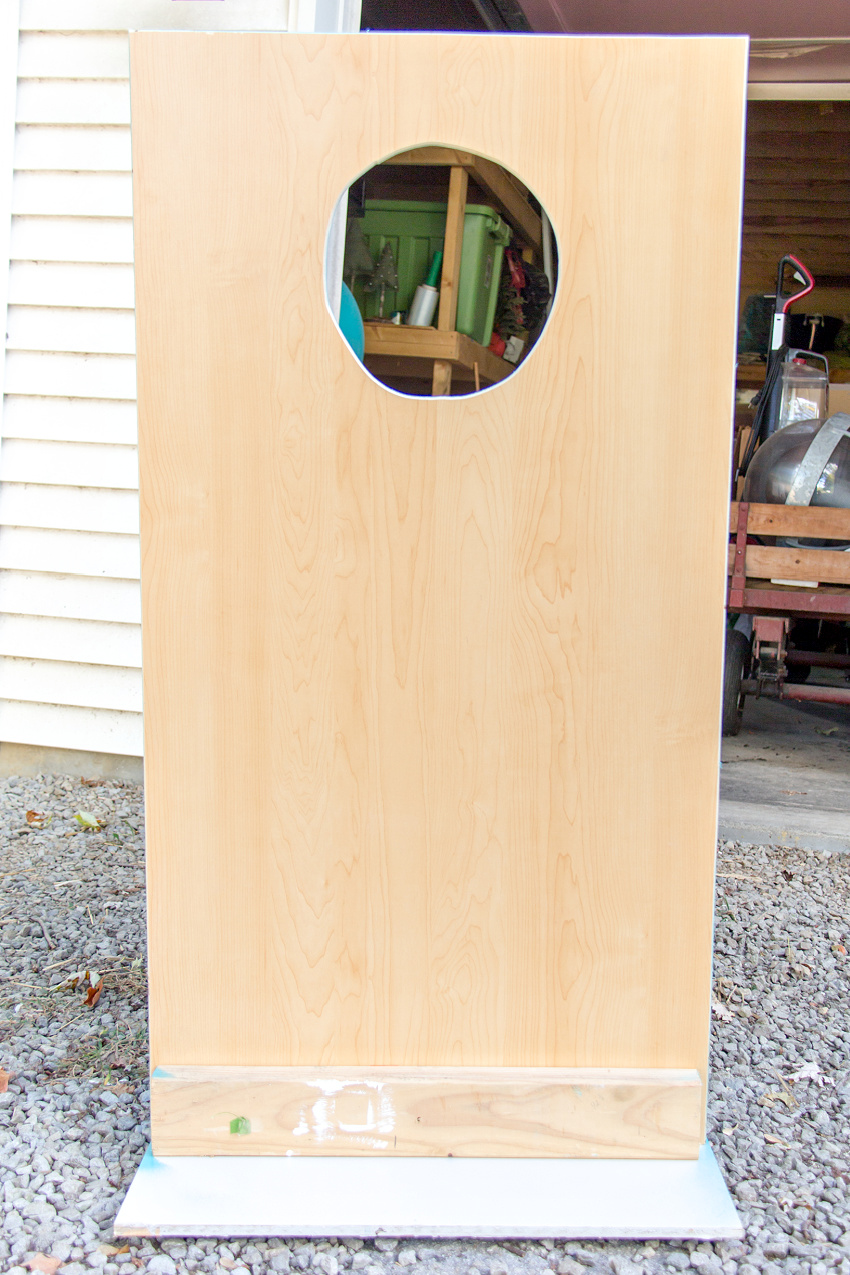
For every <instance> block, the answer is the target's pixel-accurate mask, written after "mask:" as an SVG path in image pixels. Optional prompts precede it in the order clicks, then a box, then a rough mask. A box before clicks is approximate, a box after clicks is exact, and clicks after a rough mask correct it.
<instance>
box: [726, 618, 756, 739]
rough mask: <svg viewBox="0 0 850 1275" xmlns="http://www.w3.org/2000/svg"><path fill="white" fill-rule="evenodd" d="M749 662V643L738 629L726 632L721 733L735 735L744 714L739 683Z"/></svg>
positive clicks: (742, 697)
mask: <svg viewBox="0 0 850 1275" xmlns="http://www.w3.org/2000/svg"><path fill="white" fill-rule="evenodd" d="M749 663H750V643H749V640H748V639H747V638H746V637H744V634H743V633H741V632H740V630H739V629H729V630H728V631H727V633H726V653H725V656H724V659H723V734H724V735H737V734H738V732H739V730H740V729H741V720H742V718H743V714H744V696H743V694H742V693H741V683H742V682H743V680H744V675H745V674H746V672H747V669H748V666H749Z"/></svg>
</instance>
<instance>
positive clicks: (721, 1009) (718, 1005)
mask: <svg viewBox="0 0 850 1275" xmlns="http://www.w3.org/2000/svg"><path fill="white" fill-rule="evenodd" d="M711 1012H712V1014H713V1015H714V1017H715V1018H719V1019H720V1021H721V1022H722V1023H731V1022H732V1021H733V1019H734V1017H735V1015H734V1014H733V1013H732V1010H731V1009H729V1008H728V1007H727V1006H726V1005H724V1004H723V1002H722V1001H719V1000H718V999H717V997H716V996H713V997H712V998H711Z"/></svg>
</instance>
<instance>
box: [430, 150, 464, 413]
mask: <svg viewBox="0 0 850 1275" xmlns="http://www.w3.org/2000/svg"><path fill="white" fill-rule="evenodd" d="M468 185H469V177H468V175H467V172H466V169H465V168H461V167H460V166H459V165H455V164H453V165H452V167H451V169H450V171H449V203H448V207H447V208H446V239H445V244H444V247H443V274H442V278H441V279H440V309H439V311H438V314H437V330H438V331H439V332H453V331H454V326H455V320H456V318H457V289H458V282H459V280H460V254H461V250H462V248H463V220H464V217H465V216H466V190H467V186H468ZM451 392H452V365H451V363H447V362H444V361H443V360H442V359H435V360H434V379H433V383H432V386H431V393H432V394H433V395H435V396H437V395H440V394H451Z"/></svg>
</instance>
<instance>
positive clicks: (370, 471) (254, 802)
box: [131, 33, 746, 1072]
mask: <svg viewBox="0 0 850 1275" xmlns="http://www.w3.org/2000/svg"><path fill="white" fill-rule="evenodd" d="M131 56H132V76H131V79H132V89H133V143H134V147H135V156H134V180H135V190H134V197H135V230H136V270H137V273H136V281H137V350H138V371H139V432H140V465H141V492H142V528H143V567H142V573H143V590H144V609H145V620H144V637H143V642H144V661H145V726H146V749H145V755H146V779H147V799H148V825H147V826H148V854H149V873H150V878H149V879H150V953H151V1032H152V1058H153V1062H154V1065H157V1064H162V1065H164V1066H169V1065H172V1064H178V1063H179V1064H181V1065H202V1066H219V1065H231V1066H296V1067H304V1066H317V1065H321V1066H332V1067H339V1066H367V1067H371V1066H414V1067H432V1066H437V1067H445V1066H476V1067H552V1068H559V1067H591V1068H595V1067H642V1068H646V1067H648V1068H658V1067H661V1068H687V1069H698V1070H700V1071H701V1072H704V1067H705V1059H706V1051H707V1035H708V1005H709V978H710V948H711V897H712V874H713V855H714V838H715V824H716V791H717V763H718V742H719V741H718V734H719V703H720V681H721V670H722V653H723V605H724V590H725V571H726V567H725V544H726V539H727V520H728V466H729V445H730V425H731V419H732V389H733V364H734V349H735V326H736V323H735V317H736V316H735V310H736V295H735V291H736V290H735V284H736V272H737V253H738V226H739V212H740V179H741V138H742V108H743V101H744V82H745V77H746V43H745V41H742V40H736V39H713V38H709V39H657V40H656V39H619V38H600V39H596V38H581V39H569V38H552V39H549V38H542V37H541V38H535V39H534V40H529V39H526V38H514V37H511V36H499V37H481V38H478V37H471V36H454V35H445V34H435V35H430V34H429V35H390V34H385V35H369V36H364V35H359V36H352V37H312V36H305V37H296V36H278V35H191V34H179V35H178V34H153V33H145V34H140V35H136V36H134V37H132V54H131ZM695 138H698V139H699V144H698V145H695V143H694V139H695ZM420 143H421V144H426V143H428V144H441V145H448V146H452V147H456V148H458V149H460V150H463V151H469V152H475V153H478V154H481V155H484V156H485V157H488V158H490V159H492V160H493V161H495V162H497V163H500V164H502V165H504V166H505V167H506V168H508V169H510V170H511V171H513V172H515V173H516V174H517V176H518V177H519V178H520V179H521V181H523V182H525V183H527V184H528V186H529V188H530V189H531V190H532V191H533V192H534V193H535V195H536V196H538V197H539V199H540V200H541V201H542V203H543V205H544V207H545V209H546V211H547V212H548V214H549V217H550V219H551V221H552V225H553V228H554V233H555V234H556V236H557V239H558V245H559V260H560V263H561V277H560V286H559V290H558V294H557V297H556V299H555V304H554V307H553V310H552V314H551V318H550V320H549V323H548V326H547V328H546V330H545V332H544V334H543V336H542V338H541V340H540V342H539V344H538V346H537V347H536V349H535V350H534V351H533V353H532V354H531V356H530V357H529V358H528V359H527V360H526V362H525V363H524V364H523V365H522V366H521V367H520V368H519V370H518V371H517V373H516V375H515V376H512V377H510V378H509V379H508V380H507V381H505V382H503V383H502V384H500V385H497V386H495V387H493V388H492V389H491V390H488V391H486V392H485V393H484V394H482V395H481V396H478V397H476V396H472V397H463V398H455V397H444V398H442V399H439V400H430V399H405V398H403V397H400V396H398V395H396V394H393V393H391V392H390V391H388V390H387V389H385V388H384V387H383V386H380V385H378V384H377V383H375V382H373V381H372V380H371V379H370V378H369V377H368V376H367V375H366V374H365V373H364V371H363V369H362V367H361V366H360V365H359V364H358V363H357V361H356V360H355V359H354V358H353V356H352V355H351V353H350V351H349V350H348V349H347V347H346V346H345V345H344V344H343V342H342V340H341V338H340V336H339V333H338V331H337V330H336V328H335V326H334V324H333V322H332V321H331V319H330V317H329V315H328V313H327V310H326V307H325V302H324V292H323V280H322V252H323V246H324V240H325V232H326V228H327V226H328V223H329V221H330V217H331V213H332V210H333V208H334V206H335V204H336V201H337V199H338V197H339V194H340V192H341V191H342V190H343V189H344V188H345V187H346V186H347V185H348V184H349V183H350V182H352V181H353V180H354V179H355V178H356V176H357V175H358V174H359V173H361V172H363V171H365V170H367V169H369V168H370V167H372V166H373V165H374V164H375V163H376V162H378V161H379V160H381V159H383V158H384V157H386V156H388V155H391V154H392V153H394V152H398V151H401V150H405V149H409V148H410V147H413V146H416V145H418V144H420ZM646 306H649V307H650V309H651V313H652V323H651V336H652V339H651V341H647V339H646V335H647V330H648V329H647V325H646V324H645V323H644V322H643V320H641V321H640V322H638V321H637V319H638V316H639V315H640V314H645V313H646V310H645V307H646ZM612 351H615V352H616V353H615V356H614V357H612V356H611V352H612Z"/></svg>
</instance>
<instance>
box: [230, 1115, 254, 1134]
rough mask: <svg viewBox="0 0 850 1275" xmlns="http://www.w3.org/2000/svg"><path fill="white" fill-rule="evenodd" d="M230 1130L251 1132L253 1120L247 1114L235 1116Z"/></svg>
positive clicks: (239, 1132) (243, 1132) (233, 1131)
mask: <svg viewBox="0 0 850 1275" xmlns="http://www.w3.org/2000/svg"><path fill="white" fill-rule="evenodd" d="M230 1132H231V1133H238V1134H243V1135H244V1134H246V1133H250V1132H251V1121H250V1120H248V1119H247V1117H246V1116H234V1117H233V1119H232V1120H231V1122H230Z"/></svg>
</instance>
